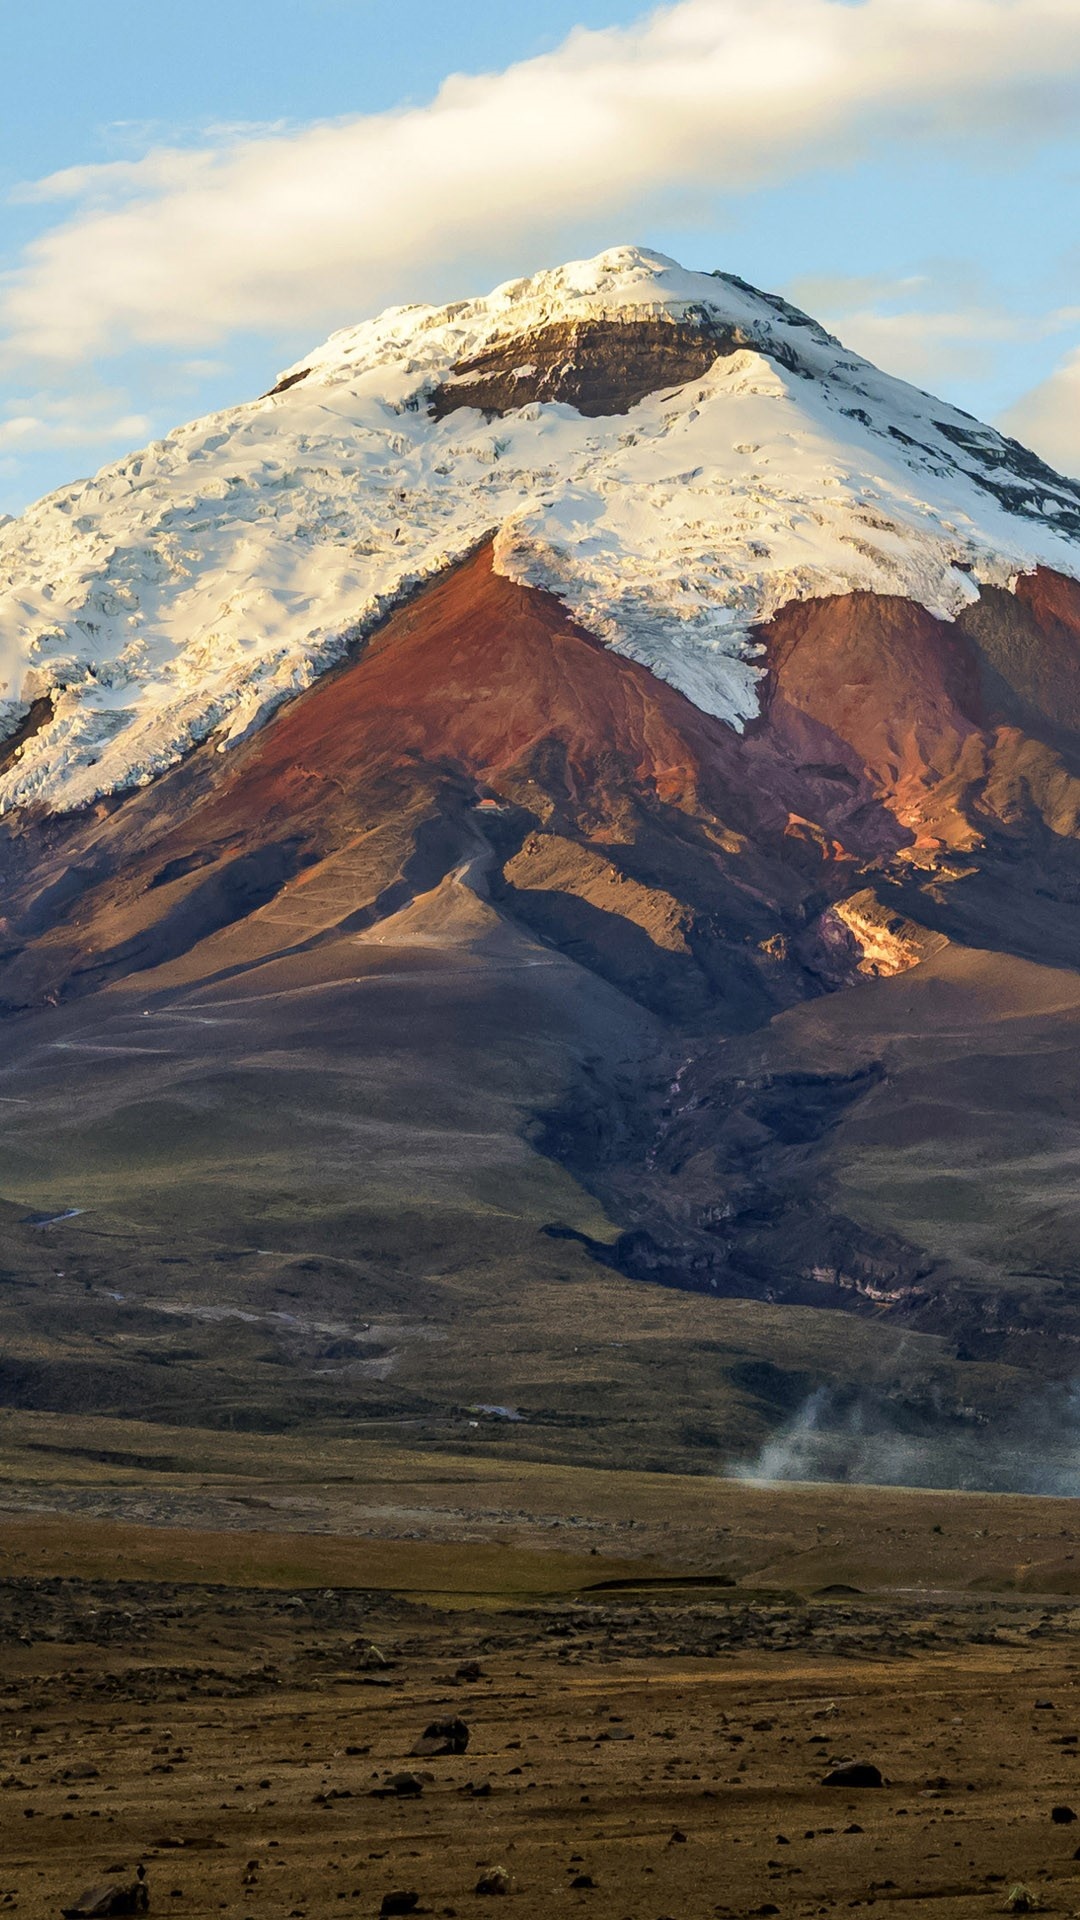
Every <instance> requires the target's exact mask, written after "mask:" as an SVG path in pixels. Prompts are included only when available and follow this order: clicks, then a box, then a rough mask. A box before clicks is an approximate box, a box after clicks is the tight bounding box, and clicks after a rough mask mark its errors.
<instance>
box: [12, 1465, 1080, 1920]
mask: <svg viewBox="0 0 1080 1920" xmlns="http://www.w3.org/2000/svg"><path fill="white" fill-rule="evenodd" d="M99 1437H100V1436H99ZM24 1439H25V1436H24ZM27 1457H28V1456H27V1455H26V1454H24V1456H23V1464H24V1467H25V1460H26V1458H27ZM14 1460H15V1455H14V1450H13V1443H12V1440H11V1436H10V1435H9V1442H8V1452H7V1467H8V1472H9V1475H10V1474H11V1472H12V1467H13V1464H14ZM255 1464H256V1463H255V1462H252V1463H250V1466H249V1472H250V1470H251V1467H253V1466H254V1465H255ZM337 1464H340V1463H337ZM353 1464H354V1469H355V1468H356V1465H357V1463H356V1462H354V1463H353ZM110 1471H111V1472H112V1477H113V1479H114V1481H115V1484H114V1485H113V1487H112V1490H111V1496H110V1497H111V1499H112V1501H113V1504H114V1505H119V1504H121V1503H120V1499H119V1496H120V1492H121V1490H122V1488H121V1482H126V1483H127V1485H128V1494H129V1505H130V1502H131V1501H132V1500H133V1499H134V1492H135V1490H134V1488H133V1486H132V1485H131V1483H130V1470H129V1469H127V1468H126V1467H125V1468H122V1469H113V1470H110V1469H108V1468H107V1467H103V1466H100V1465H99V1467H98V1472H99V1474H100V1475H101V1477H102V1480H103V1482H105V1481H108V1479H109V1476H110ZM167 1480H168V1473H167V1471H166V1469H165V1468H164V1467H162V1469H161V1471H160V1473H159V1474H158V1475H157V1477H156V1478H154V1479H150V1478H149V1477H148V1479H147V1481H146V1482H145V1483H144V1486H143V1491H142V1499H143V1501H144V1503H145V1508H146V1509H147V1510H149V1509H150V1508H151V1507H152V1506H153V1505H154V1504H155V1502H156V1503H157V1504H158V1506H159V1509H164V1507H165V1506H167V1500H166V1482H167ZM257 1485H258V1482H257V1481H254V1480H251V1479H249V1481H248V1482H247V1484H246V1488H245V1487H241V1486H239V1485H234V1486H233V1487H232V1489H231V1491H230V1489H229V1487H228V1486H227V1484H226V1483H225V1482H224V1480H219V1481H218V1483H217V1484H216V1487H215V1488H214V1489H213V1499H212V1501H211V1494H210V1492H208V1493H207V1500H208V1501H210V1502H211V1507H212V1510H213V1514H214V1516H215V1524H212V1525H202V1526H200V1527H195V1526H190V1525H189V1526H186V1527H181V1526H176V1525H173V1526H162V1525H160V1524H159V1525H145V1524H135V1523H134V1522H130V1521H129V1522H124V1521H119V1520H116V1519H106V1518H93V1517H87V1507H88V1506H89V1505H93V1504H94V1503H93V1502H90V1501H89V1500H84V1501H83V1502H82V1503H81V1505H80V1502H79V1501H78V1500H77V1499H76V1498H75V1486H76V1480H75V1477H74V1470H71V1472H70V1474H69V1479H68V1482H67V1484H66V1485H61V1484H60V1482H59V1480H58V1481H57V1482H56V1483H55V1484H53V1485H51V1486H50V1485H48V1484H47V1483H46V1482H45V1481H44V1479H43V1478H39V1479H38V1480H37V1482H36V1483H32V1482H31V1481H30V1480H29V1479H27V1478H25V1477H19V1478H16V1477H14V1476H12V1477H11V1478H10V1480H9V1492H8V1494H7V1495H6V1496H5V1498H6V1502H7V1510H6V1513H5V1516H4V1525H3V1528H2V1531H0V1647H2V1649H3V1654H2V1667H0V1823H2V1826H0V1833H2V1853H0V1860H2V1867H0V1905H2V1907H3V1910H5V1911H11V1912H12V1913H17V1914H18V1915H20V1916H22V1917H23V1920H29V1917H30V1916H33V1920H37V1916H46V1915H52V1914H59V1913H60V1912H61V1910H62V1909H63V1908H64V1907H69V1906H71V1905H72V1904H73V1903H74V1902H75V1901H76V1900H77V1898H78V1896H79V1895H80V1893H81V1892H82V1890H83V1889H84V1888H85V1887H87V1886H90V1885H93V1884H96V1883H102V1882H110V1881H116V1882H120V1883H134V1882H135V1878H136V1873H137V1869H138V1868H139V1866H140V1865H141V1866H143V1867H144V1869H145V1876H146V1877H145V1884H146V1886H147V1888H148V1890H149V1901H150V1911H151V1912H152V1913H156V1914H161V1913H168V1914H175V1915H176V1916H178V1920H184V1916H195V1915H211V1914H214V1915H216V1914H227V1915H230V1916H238V1917H241V1920H243V1917H246V1916H251V1920H261V1917H262V1916H266V1917H267V1920H270V1917H271V1916H273V1917H274V1920H277V1916H280V1917H281V1920H323V1916H329V1915H339V1914H341V1913H343V1912H344V1913H359V1914H362V1915H378V1914H379V1913H380V1911H381V1910H382V1907H383V1902H384V1900H385V1899H386V1897H387V1896H389V1895H397V1894H400V1895H407V1896H414V1897H415V1905H414V1906H413V1909H412V1910H415V1911H417V1912H426V1913H429V1914H435V1915H441V1916H447V1920H449V1917H450V1916H453V1915H457V1916H462V1920H464V1917H465V1916H470V1915H476V1914H481V1915H482V1914H484V1913H486V1912H487V1911H488V1910H489V1900H490V1898H491V1897H496V1898H506V1899H507V1901H508V1903H509V1906H508V1910H509V1912H510V1914H511V1915H516V1916H519V1917H520V1920H530V1917H531V1916H537V1917H539V1916H549V1915H551V1914H567V1915H574V1914H583V1915H588V1916H591V1917H593V1920H609V1917H610V1920H663V1917H664V1916H670V1920H696V1916H712V1915H720V1916H728V1915H732V1916H734V1915H740V1916H741V1915H761V1916H767V1915H775V1914H780V1915H784V1916H787V1915H791V1916H793V1920H794V1917H795V1916H802V1915H818V1914H821V1913H825V1912H828V1911H830V1910H831V1909H833V1908H834V1907H837V1906H844V1907H849V1908H856V1907H862V1906H872V1905H875V1904H878V1905H881V1906H885V1907H886V1908H887V1909H888V1907H890V1906H895V1907H898V1908H899V1909H900V1910H901V1911H904V1910H909V1911H910V1906H911V1903H916V1907H915V1910H916V1911H917V1912H918V1913H919V1914H920V1916H921V1915H926V1916H927V1920H935V1917H936V1916H938V1915H943V1916H944V1915H948V1916H949V1920H954V1916H963V1915H967V1914H992V1913H997V1912H1001V1911H1005V1910H1007V1909H1008V1906H1009V1901H1010V1898H1011V1899H1012V1901H1013V1906H1012V1908H1011V1910H1021V1909H1022V1910H1029V1909H1027V1908H1025V1907H1024V1902H1025V1901H1030V1902H1031V1903H1032V1905H1031V1908H1030V1910H1034V1909H1035V1908H1036V1907H1037V1908H1041V1909H1044V1910H1046V1911H1047V1912H1058V1913H1066V1914H1071V1913H1073V1912H1074V1911H1075V1909H1076V1908H1077V1906H1078V1905H1080V1860H1078V1859H1076V1858H1075V1857H1074V1856H1075V1855H1076V1854H1077V1852H1078V1848H1077V1837H1078V1831H1077V1825H1076V1824H1074V1821H1075V1815H1074V1814H1073V1812H1072V1809H1073V1808H1074V1807H1075V1808H1076V1809H1077V1810H1078V1811H1080V1777H1078V1776H1080V1692H1078V1687H1077V1676H1078V1674H1080V1660H1078V1656H1077V1628H1078V1626H1080V1606H1078V1604H1077V1601H1076V1599H1075V1598H1073V1597H1071V1590H1072V1589H1073V1588H1074V1586H1076V1585H1077V1584H1080V1574H1078V1573H1076V1572H1074V1560H1073V1555H1074V1552H1080V1546H1078V1544H1077V1542H1078V1536H1080V1520H1078V1519H1077V1517H1076V1514H1075V1510H1074V1508H1073V1507H1072V1506H1071V1505H1070V1504H1069V1503H1067V1502H1064V1501H1051V1500H1027V1499H1022V1498H1019V1497H1012V1496H985V1495H963V1494H953V1495H940V1494H926V1493H910V1492H907V1493H905V1492H901V1491H898V1490H892V1491H890V1490H879V1489H873V1490H867V1489H860V1488H847V1489H837V1488H822V1487H813V1488H810V1487H783V1488H760V1487H749V1486H744V1485H740V1484H725V1483H722V1482H704V1481H702V1480H700V1479H698V1480H688V1479H681V1478H680V1477H679V1476H675V1475H652V1476H650V1475H644V1474H641V1475H631V1474H627V1475H614V1474H602V1473H592V1474H590V1473H588V1472H584V1471H576V1472H575V1471H574V1470H568V1469H565V1468H545V1467H529V1466H527V1465H522V1464H521V1463H515V1464H514V1465H513V1466H512V1467H511V1466H509V1465H501V1464H500V1463H498V1462H492V1461H480V1460H468V1459H464V1458H462V1459H451V1458H449V1457H447V1458H446V1459H444V1460H442V1461H438V1460H434V1459H431V1458H428V1459H426V1460H422V1459H419V1458H416V1459H414V1460H413V1461H411V1462H410V1461H409V1459H408V1457H407V1456H401V1455H398V1456H395V1457H394V1459H393V1460H392V1461H387V1462H384V1463H383V1466H382V1469H381V1470H380V1468H379V1463H378V1462H377V1461H376V1460H375V1459H374V1458H372V1459H371V1460H369V1462H368V1481H367V1483H366V1485H365V1484H361V1481H360V1479H359V1476H356V1477H353V1478H351V1479H350V1480H348V1481H346V1479H345V1477H344V1476H338V1477H336V1478H335V1479H334V1481H333V1483H331V1481H330V1479H329V1477H328V1478H327V1481H326V1482H325V1483H324V1484H323V1486H322V1487H321V1488H316V1487H315V1486H314V1484H309V1486H308V1498H307V1504H306V1505H305V1504H301V1503H300V1501H299V1494H298V1492H297V1489H296V1488H295V1487H294V1488H293V1489H292V1490H291V1497H293V1498H294V1499H295V1500H296V1502H297V1505H296V1507H295V1509H294V1515H295V1519H294V1523H291V1524H290V1522H289V1521H288V1519H287V1518H284V1519H283V1518H281V1516H283V1515H286V1514H287V1511H288V1499H289V1497H290V1489H289V1488H288V1487H284V1488H281V1489H279V1494H278V1515H277V1518H276V1524H277V1527H278V1530H277V1531H275V1532H273V1533H268V1532H264V1531H260V1527H261V1526H263V1525H264V1524H265V1522H264V1521H260V1520H259V1518H258V1516H257V1512H256V1507H257V1496H256V1495H255V1493H254V1488H255V1487H256V1486H257ZM189 1494H190V1501H191V1504H192V1505H194V1504H195V1499H194V1489H190V1490H189ZM173 1497H174V1499H178V1498H179V1490H175V1491H174V1496H173ZM213 1501H216V1503H217V1504H216V1506H214V1505H213ZM245 1501H246V1503H247V1504H246V1505H245V1504H244V1503H245ZM103 1502H104V1495H103V1496H102V1499H101V1501H99V1502H98V1503H97V1504H98V1505H99V1506H100V1504H102V1503H103ZM58 1508H64V1509H65V1510H64V1511H62V1512H59V1511H57V1509H58ZM50 1509H51V1511H50ZM210 1510H211V1508H210V1507H208V1511H210ZM635 1515H636V1516H637V1520H636V1521H635V1524H634V1525H631V1524H630V1521H631V1520H632V1519H633V1518H634V1516H635ZM334 1528H336V1530H333V1529H334ZM304 1529H310V1530H304ZM1075 1566H1076V1567H1078V1568H1080V1560H1077V1561H1076V1562H1075ZM449 1721H458V1722H461V1723H463V1726H464V1727H465V1728H467V1730H468V1739H467V1746H465V1750H464V1751H458V1752H449V1753H442V1754H439V1753H431V1752H423V1753H420V1754H417V1753H415V1751H414V1749H415V1748H416V1746H417V1742H418V1741H419V1740H420V1739H421V1737H422V1736H423V1734H424V1732H425V1729H426V1728H428V1727H429V1726H430V1725H431V1724H432V1723H433V1722H449ZM436 1744H437V1743H436ZM449 1744H450V1745H451V1746H453V1745H455V1744H456V1745H457V1746H459V1747H460V1746H462V1745H463V1744H464V1740H463V1735H462V1732H461V1729H460V1728H458V1729H457V1730H456V1732H455V1733H453V1734H452V1735H451V1738H450V1740H449ZM851 1762H856V1763H864V1764H867V1765H870V1766H873V1767H876V1768H878V1769H880V1772H881V1774H882V1775H883V1777H884V1784H882V1785H880V1786H875V1787H855V1786H844V1785H840V1786H837V1785H828V1784H826V1780H827V1776H828V1775H829V1773H830V1771H831V1770H833V1769H834V1768H836V1767H838V1766H843V1765H845V1764H847V1763H851ZM1055 1809H1056V1810H1057V1811H1056V1813H1055ZM494 1869H502V1870H503V1871H502V1873H499V1874H495V1876H494V1881H495V1885H496V1886H497V1887H498V1888H501V1889H504V1891H503V1892H502V1893H497V1894H495V1895H494V1896H492V1895H485V1894H481V1893H478V1892H477V1888H478V1886H479V1885H480V1883H481V1881H482V1880H483V1879H484V1877H485V1876H490V1875H491V1873H492V1870H494ZM1018 1883H1022V1885H1023V1886H1024V1888H1025V1889H1026V1892H1025V1893H1023V1894H1017V1893H1016V1892H1015V1889H1016V1887H1017V1885H1018ZM1017 1902H1019V1903H1020V1907H1019V1908H1018V1906H1017ZM399 1910H405V1906H404V1905H402V1904H401V1903H399Z"/></svg>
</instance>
